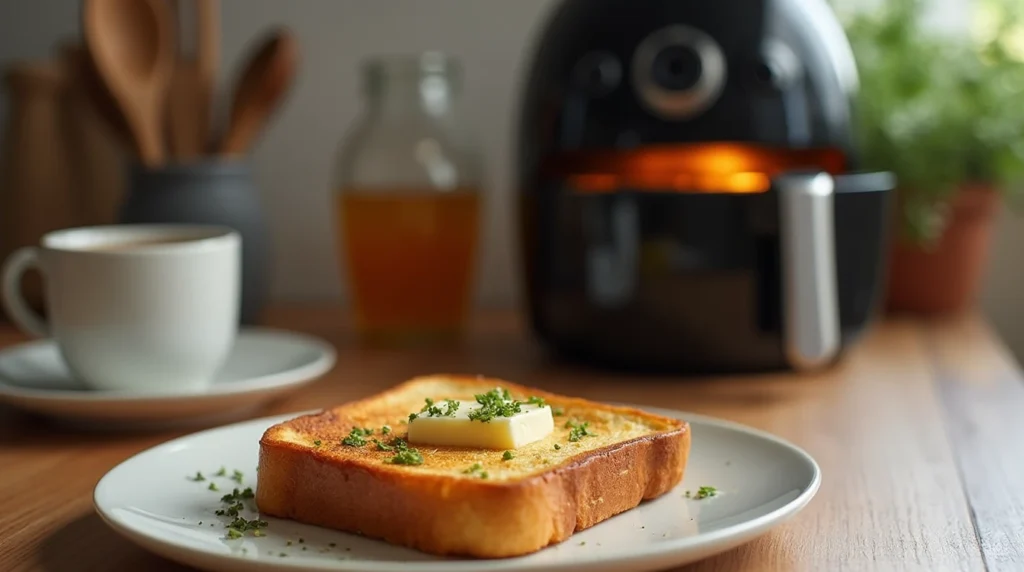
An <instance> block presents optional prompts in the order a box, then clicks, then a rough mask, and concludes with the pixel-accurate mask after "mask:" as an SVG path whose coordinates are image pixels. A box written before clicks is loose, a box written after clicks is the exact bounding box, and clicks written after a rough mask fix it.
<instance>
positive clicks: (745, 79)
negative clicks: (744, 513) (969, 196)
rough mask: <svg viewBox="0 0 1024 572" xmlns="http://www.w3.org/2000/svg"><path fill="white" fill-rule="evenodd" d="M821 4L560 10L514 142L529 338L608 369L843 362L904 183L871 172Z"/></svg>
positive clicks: (607, 1)
mask: <svg viewBox="0 0 1024 572" xmlns="http://www.w3.org/2000/svg"><path fill="white" fill-rule="evenodd" d="M856 83H857V77H856V71H855V66H854V61H853V57H852V55H851V52H850V47H849V45H848V43H847V41H846V38H845V36H844V34H843V30H842V29H841V27H840V26H839V24H838V23H837V21H836V19H835V17H834V15H833V14H832V12H831V11H830V9H829V8H828V7H827V5H826V4H825V3H824V2H823V1H822V0H715V1H713V2H708V1H700V0H564V1H563V2H562V3H561V4H560V5H559V6H558V7H557V8H556V9H555V11H554V13H553V15H552V17H551V19H550V20H549V21H548V23H547V25H546V27H545V29H544V30H543V31H542V34H541V37H540V39H539V44H538V49H537V52H536V54H535V56H534V60H533V62H532V66H531V67H530V69H529V76H528V77H527V83H526V91H525V97H524V101H523V108H522V114H521V121H522V123H521V125H520V133H519V142H518V145H519V147H518V151H519V156H518V175H519V181H518V185H519V193H520V200H521V203H520V215H521V233H522V245H521V246H522V254H523V256H524V262H525V275H526V285H527V288H526V294H527V303H528V308H529V315H530V321H531V324H532V327H533V329H534V331H535V332H536V334H537V335H538V336H539V338H540V339H541V340H542V341H543V342H544V343H545V344H546V345H548V346H549V347H551V348H553V349H554V350H556V351H558V352H559V353H562V354H564V355H568V356H574V357H577V358H581V359H584V360H587V361H589V362H591V363H594V364H599V365H606V366H615V367H625V368H630V369H644V370H669V371H672V372H677V373H687V372H694V373H696V372H729V371H731V372H739V371H762V370H774V369H790V368H792V369H805V368H813V367H820V366H823V365H827V364H830V363H832V362H833V361H834V360H835V359H837V357H838V356H839V355H840V354H841V353H842V351H843V349H844V348H845V347H847V346H849V344H850V343H852V342H853V341H854V340H855V339H856V338H857V336H858V335H859V334H860V333H861V332H862V331H863V330H864V329H865V327H866V326H867V325H868V323H869V322H870V319H871V317H872V315H873V313H874V311H875V309H876V306H877V305H878V304H877V303H878V301H879V297H880V291H881V287H882V281H883V274H882V273H883V268H884V264H883V258H884V253H885V251H886V249H885V243H886V239H887V236H886V235H887V233H886V229H887V226H888V225H887V218H888V214H887V205H888V202H889V197H890V195H891V194H892V193H891V191H892V189H893V185H894V181H893V177H892V176H891V175H890V174H888V173H858V172H857V171H856V169H857V154H856V149H855V145H854V141H853V138H854V134H853V121H854V119H853V113H852V109H851V103H852V98H853V95H854V91H855V89H856Z"/></svg>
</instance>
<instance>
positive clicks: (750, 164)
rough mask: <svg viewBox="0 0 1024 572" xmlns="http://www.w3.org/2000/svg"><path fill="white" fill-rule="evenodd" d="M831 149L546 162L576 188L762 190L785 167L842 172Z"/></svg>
mask: <svg viewBox="0 0 1024 572" xmlns="http://www.w3.org/2000/svg"><path fill="white" fill-rule="evenodd" d="M845 168H846V160H845V157H844V155H843V154H842V153H841V152H840V151H838V150H834V149H781V148H771V147H762V146H753V145H743V144H733V143H714V144H699V145H671V146H657V147H647V148H643V149H639V150H629V151H618V152H616V151H600V152H585V153H567V154H563V155H560V156H558V157H557V158H555V159H554V160H553V161H552V162H550V163H548V165H547V168H546V173H547V174H548V175H553V176H557V177H562V178H565V179H566V180H567V182H568V183H569V185H570V186H571V187H572V188H573V189H574V190H576V191H578V192H587V193H607V192H614V191H617V190H622V189H631V190H641V191H654V192H659V191H660V192H705V193H763V192H765V191H768V190H769V189H770V188H771V180H772V178H773V177H775V176H776V175H778V174H780V173H783V172H785V171H791V170H798V169H818V170H822V171H825V172H828V173H831V174H837V173H840V172H842V171H843V170H845Z"/></svg>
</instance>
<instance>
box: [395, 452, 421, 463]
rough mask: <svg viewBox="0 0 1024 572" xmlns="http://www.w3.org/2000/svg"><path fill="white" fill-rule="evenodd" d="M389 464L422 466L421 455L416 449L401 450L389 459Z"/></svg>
mask: <svg viewBox="0 0 1024 572" xmlns="http://www.w3.org/2000/svg"><path fill="white" fill-rule="evenodd" d="M391 462H392V463H394V464H395V465H422V464H423V455H421V454H420V452H419V451H417V450H416V449H402V450H401V451H399V452H398V454H397V455H395V456H394V457H392V458H391Z"/></svg>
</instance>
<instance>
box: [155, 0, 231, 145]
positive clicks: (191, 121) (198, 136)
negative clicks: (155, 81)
mask: <svg viewBox="0 0 1024 572" xmlns="http://www.w3.org/2000/svg"><path fill="white" fill-rule="evenodd" d="M194 1H195V15H196V23H197V26H196V27H195V28H196V32H197V33H196V42H195V53H194V54H193V55H191V56H187V55H184V54H182V53H181V51H182V50H179V57H178V59H177V61H176V63H175V67H174V74H173V75H172V77H171V84H170V87H169V89H168V101H167V133H168V137H169V143H170V149H171V154H172V155H173V156H174V158H175V159H176V160H188V159H193V158H195V157H197V156H199V155H202V154H204V153H206V151H207V149H208V147H209V137H210V115H211V113H212V112H211V107H212V105H213V102H212V99H213V90H214V84H215V83H216V75H217V68H218V64H219V59H220V40H219V37H220V33H219V29H220V9H219V5H218V3H217V1H216V0H194ZM171 9H172V12H173V13H174V14H176V15H180V14H181V11H180V7H179V6H178V2H177V1H176V0H171ZM182 24H184V23H182ZM184 28H185V26H184V25H179V29H184Z"/></svg>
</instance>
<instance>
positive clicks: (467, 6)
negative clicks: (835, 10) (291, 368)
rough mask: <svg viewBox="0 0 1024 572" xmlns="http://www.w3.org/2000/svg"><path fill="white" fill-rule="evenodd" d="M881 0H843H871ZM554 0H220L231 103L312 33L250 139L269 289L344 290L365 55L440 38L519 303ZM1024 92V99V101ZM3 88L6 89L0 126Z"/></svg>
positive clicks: (951, 15)
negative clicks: (461, 93) (350, 150)
mask: <svg viewBox="0 0 1024 572" xmlns="http://www.w3.org/2000/svg"><path fill="white" fill-rule="evenodd" d="M880 1H884V0H841V2H839V3H841V4H851V3H853V4H864V5H867V6H870V5H871V3H873V2H880ZM933 1H934V6H933V10H932V12H931V13H930V14H929V15H928V21H929V22H931V23H932V24H933V25H935V26H939V27H941V28H943V29H948V30H951V31H954V32H955V31H957V30H958V29H959V28H961V27H962V26H963V24H964V23H965V22H966V21H967V18H966V17H965V15H966V11H967V8H968V2H970V0H933ZM554 4H555V0H516V1H514V2H512V1H509V0H429V1H424V0H374V1H369V0H302V1H301V2H285V1H283V0H222V25H223V32H222V33H223V43H222V58H223V61H222V74H221V77H220V89H219V92H220V93H219V95H220V98H219V101H218V108H219V110H220V112H221V113H223V109H224V107H225V104H226V101H225V100H226V99H227V93H226V92H225V87H226V85H227V84H228V82H230V81H232V80H233V78H234V74H235V73H236V72H237V68H238V66H239V65H240V63H239V62H240V60H241V59H242V57H243V55H244V54H245V53H246V50H247V49H248V48H249V42H250V41H251V40H253V39H254V38H255V37H257V36H258V35H259V34H261V33H262V32H263V31H265V30H266V29H267V28H269V27H271V26H274V25H278V24H285V25H287V26H289V27H291V28H292V29H293V30H294V31H295V32H296V33H297V35H298V37H299V39H300V41H301V42H302V49H303V62H302V71H301V74H300V77H299V81H298V84H297V85H296V89H295V90H294V92H293V93H292V96H291V99H290V101H289V102H288V103H287V105H286V107H285V108H284V109H283V110H282V112H281V113H280V115H278V117H277V119H276V121H275V122H274V123H273V125H272V126H271V128H270V130H269V131H268V132H267V133H266V134H265V135H264V137H263V139H262V140H261V141H260V143H259V144H258V146H257V147H256V148H255V150H254V154H253V157H252V161H253V163H254V166H255V169H256V173H257V176H258V181H259V184H260V187H261V191H262V193H263V199H264V202H265V205H266V208H267V211H268V213H269V215H270V222H271V225H272V231H273V235H274V250H275V259H276V268H275V271H274V274H273V285H272V290H273V293H274V295H275V296H276V297H277V298H279V299H298V300H307V299H328V300H330V299H342V300H343V299H344V298H345V295H346V288H345V283H344V280H343V277H341V276H340V274H339V271H338V266H337V264H338V262H337V256H336V253H335V241H334V235H333V221H332V220H331V211H330V209H329V208H328V206H329V200H330V192H331V185H332V179H333V173H332V172H331V165H332V162H333V159H334V155H335V152H336V149H337V144H338V141H339V140H340V139H341V137H342V136H343V135H344V133H345V130H346V128H347V126H348V125H349V124H350V122H351V121H352V120H353V119H354V117H355V116H356V115H357V114H358V113H359V112H360V109H361V105H362V101H361V96H360V93H359V90H360V86H359V80H360V78H359V76H358V69H357V65H358V62H359V61H360V59H361V58H363V57H364V56H366V55H369V54H376V53H382V52H391V53H395V52H411V51H420V50H426V49H439V50H444V51H447V52H450V53H452V54H455V55H457V56H459V57H460V58H461V59H462V61H463V63H464V66H465V69H466V85H465V110H466V112H467V113H468V115H469V119H470V122H471V124H472V125H474V126H475V127H476V131H477V136H478V140H479V141H480V145H481V146H482V151H483V155H484V157H485V159H486V161H487V178H486V183H487V188H488V191H489V201H488V205H487V210H488V216H487V227H486V240H485V245H484V249H483V252H482V254H481V258H482V259H481V267H480V271H479V281H478V284H479V288H478V295H479V300H480V302H481V304H484V305H491V306H493V305H500V306H507V305H513V304H515V303H517V295H518V274H517V269H516V260H517V251H516V249H515V244H514V235H513V232H512V220H511V217H510V215H511V214H512V211H511V208H510V205H511V202H510V198H511V197H510V194H509V193H510V190H511V182H512V173H511V171H510V161H511V158H512V157H511V142H512V137H513V135H514V132H513V121H514V120H515V112H516V103H517V98H518V91H519V80H520V78H521V77H522V73H523V66H524V65H525V58H526V57H527V56H528V55H529V47H530V46H531V43H532V38H533V34H534V33H536V31H537V27H538V26H539V25H540V23H541V22H542V20H543V17H544V15H545V14H546V12H547V10H549V9H550V8H551V7H552V6H553V5H554ZM78 6H79V4H78V2H77V1H71V0H33V1H32V2H24V1H18V2H15V1H7V2H0V65H7V64H8V63H10V62H11V61H15V60H23V59H36V58H44V57H49V56H50V55H52V54H53V51H54V46H55V45H56V43H57V42H59V41H61V40H64V39H67V38H76V37H77V36H78ZM1022 105H1024V101H1022ZM5 119H6V102H5V101H4V99H3V97H2V96H0V129H2V128H3V122H4V120H5ZM1022 239H1024V219H1022V218H1020V217H1019V216H1016V215H1014V214H1012V213H1009V212H1004V213H1003V216H1002V218H1001V220H1000V224H999V226H998V232H997V244H996V246H995V249H994V255H995V259H994V260H992V261H991V264H990V271H989V277H988V281H987V287H986V290H985V293H984V296H983V302H984V304H983V305H984V309H985V311H986V313H987V315H988V316H989V317H990V318H991V319H992V320H993V322H994V323H995V324H996V326H997V327H998V329H999V330H1000V332H1001V333H1002V334H1003V336H1004V337H1005V338H1006V339H1007V341H1008V343H1009V344H1010V346H1011V347H1012V348H1013V349H1014V350H1015V351H1016V352H1017V353H1018V355H1024V298H1022V297H1021V296H1020V295H1019V294H1018V292H1019V291H1020V289H1019V286H1018V283H1019V282H1020V281H1021V280H1022V279H1024V265H1022V264H1021V263H1020V259H1019V257H1018V255H1017V251H1018V250H1019V249H1018V248H1017V245H1018V244H1021V240H1022Z"/></svg>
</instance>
